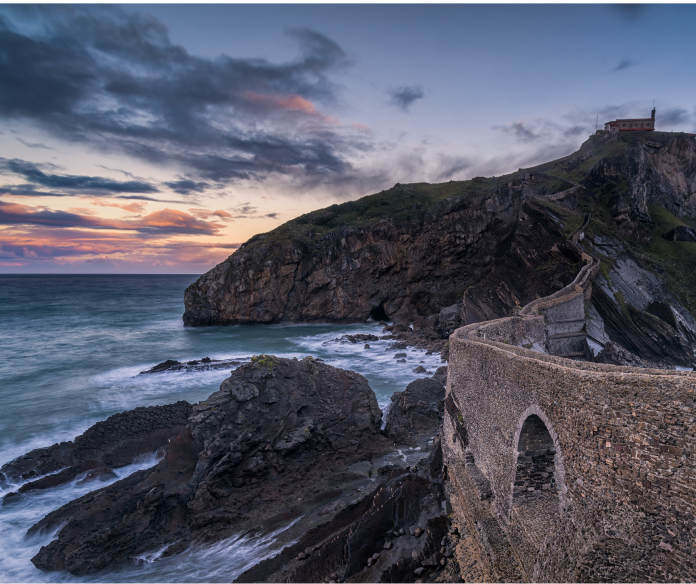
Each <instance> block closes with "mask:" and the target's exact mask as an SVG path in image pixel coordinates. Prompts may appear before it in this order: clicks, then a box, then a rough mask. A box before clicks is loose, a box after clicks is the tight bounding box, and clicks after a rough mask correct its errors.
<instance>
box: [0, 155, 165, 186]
mask: <svg viewBox="0 0 696 584" xmlns="http://www.w3.org/2000/svg"><path fill="white" fill-rule="evenodd" d="M0 172H6V173H8V172H9V173H12V174H16V175H19V176H22V177H24V178H25V179H26V180H27V181H29V182H30V183H33V184H36V185H40V186H42V187H48V188H51V189H70V190H80V191H95V190H96V191H108V192H110V193H156V192H158V189H157V188H156V187H155V186H153V185H151V184H149V183H145V182H142V181H125V182H122V181H116V180H112V179H110V178H103V177H98V176H75V175H67V174H64V175H61V174H46V173H45V172H43V171H42V170H41V169H40V167H39V165H38V164H34V163H33V162H27V161H26V160H19V159H17V158H14V159H7V158H0Z"/></svg>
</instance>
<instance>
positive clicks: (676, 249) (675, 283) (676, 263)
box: [630, 203, 696, 313]
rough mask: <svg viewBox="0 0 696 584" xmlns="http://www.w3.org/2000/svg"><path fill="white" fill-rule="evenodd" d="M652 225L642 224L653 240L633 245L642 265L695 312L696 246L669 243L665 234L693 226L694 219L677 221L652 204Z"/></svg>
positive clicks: (665, 211)
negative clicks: (658, 277)
mask: <svg viewBox="0 0 696 584" xmlns="http://www.w3.org/2000/svg"><path fill="white" fill-rule="evenodd" d="M648 211H649V213H650V216H651V217H652V219H653V223H652V224H648V223H646V224H641V229H642V231H643V234H644V235H646V236H650V238H649V240H648V241H647V242H645V243H644V242H641V241H631V242H630V245H631V247H632V248H633V250H634V253H635V255H636V257H637V259H638V260H639V261H640V263H641V264H642V265H643V266H644V267H646V268H648V269H652V271H654V272H656V273H657V275H658V276H660V277H662V278H663V279H664V280H665V281H666V282H667V283H668V285H669V288H670V289H671V291H672V293H673V294H674V295H675V296H677V298H678V299H679V300H680V301H681V302H682V304H684V306H686V308H687V309H688V310H689V312H692V313H694V312H696V243H691V242H687V241H667V240H666V239H664V238H663V237H662V235H663V234H665V233H667V232H668V231H671V230H672V229H674V228H675V227H678V226H679V225H688V226H692V225H693V219H692V218H682V217H675V216H674V215H672V214H671V213H670V212H669V211H668V210H667V209H664V208H663V207H661V206H660V205H656V204H653V203H650V204H648Z"/></svg>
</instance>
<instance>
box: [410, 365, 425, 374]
mask: <svg viewBox="0 0 696 584" xmlns="http://www.w3.org/2000/svg"><path fill="white" fill-rule="evenodd" d="M413 372H414V373H427V372H428V370H427V369H426V368H425V367H423V366H422V365H418V367H416V368H415V369H414V370H413Z"/></svg>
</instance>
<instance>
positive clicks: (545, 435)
mask: <svg viewBox="0 0 696 584" xmlns="http://www.w3.org/2000/svg"><path fill="white" fill-rule="evenodd" d="M517 453H518V454H517V470H516V473H515V484H514V486H513V489H512V502H513V505H514V504H518V503H521V502H523V501H527V500H530V499H536V498H538V497H541V496H543V495H545V494H553V495H557V494H558V489H557V485H556V479H555V477H554V474H555V473H554V471H555V456H556V449H555V447H554V444H553V438H551V434H550V433H549V431H548V429H547V428H546V424H544V421H543V420H542V419H541V418H540V417H539V416H537V415H536V414H532V415H531V416H529V417H528V418H527V419H526V420H525V421H524V424H523V425H522V431H521V432H520V439H519V442H518V444H517Z"/></svg>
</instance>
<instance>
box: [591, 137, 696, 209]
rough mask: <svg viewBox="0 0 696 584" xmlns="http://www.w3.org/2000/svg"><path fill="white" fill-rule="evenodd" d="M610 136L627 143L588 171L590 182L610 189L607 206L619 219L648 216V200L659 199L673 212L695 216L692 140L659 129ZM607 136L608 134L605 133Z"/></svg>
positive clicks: (695, 169) (694, 149)
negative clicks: (638, 135) (628, 136)
mask: <svg viewBox="0 0 696 584" xmlns="http://www.w3.org/2000/svg"><path fill="white" fill-rule="evenodd" d="M622 138H623V137H621V136H616V135H614V136H612V137H611V140H613V141H614V142H618V143H619V144H626V145H629V147H628V148H627V149H626V150H625V151H624V152H622V153H621V154H619V155H617V156H614V157H611V156H608V157H605V158H603V159H602V160H600V161H599V162H597V163H596V164H595V165H594V166H593V167H592V168H591V169H590V171H589V173H588V177H587V180H586V181H584V182H585V184H586V185H587V186H589V187H597V188H599V189H600V190H601V191H602V192H605V193H610V194H611V197H610V199H609V206H610V208H611V210H612V214H613V215H614V217H615V218H616V220H617V222H619V223H621V222H623V221H626V220H630V221H640V220H642V221H646V220H647V221H650V211H649V209H648V203H657V204H658V205H660V206H662V207H664V208H665V209H667V210H668V211H669V212H670V213H672V214H673V215H675V216H677V217H684V216H691V217H696V141H695V140H694V138H693V137H689V136H683V135H679V134H677V135H673V134H663V133H652V134H647V133H645V134H643V136H641V138H640V139H635V138H634V139H633V140H630V141H629V140H628V139H626V140H622ZM605 140H606V138H605Z"/></svg>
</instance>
